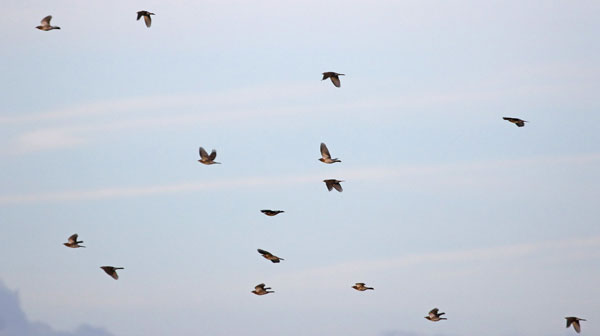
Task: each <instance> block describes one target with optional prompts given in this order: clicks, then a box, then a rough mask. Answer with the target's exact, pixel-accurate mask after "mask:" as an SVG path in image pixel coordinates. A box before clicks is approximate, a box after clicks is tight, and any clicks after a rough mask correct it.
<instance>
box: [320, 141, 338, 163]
mask: <svg viewBox="0 0 600 336" xmlns="http://www.w3.org/2000/svg"><path fill="white" fill-rule="evenodd" d="M321 156H322V157H321V158H320V159H319V161H321V162H323V163H327V164H332V163H336V162H342V161H340V159H338V158H335V159H332V158H331V154H330V153H329V149H328V148H327V145H325V143H323V142H321Z"/></svg>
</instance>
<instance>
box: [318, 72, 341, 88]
mask: <svg viewBox="0 0 600 336" xmlns="http://www.w3.org/2000/svg"><path fill="white" fill-rule="evenodd" d="M340 76H346V75H344V74H340V73H337V72H323V79H321V80H326V79H327V78H331V82H332V83H333V85H335V87H340V86H341V85H342V83H340Z"/></svg>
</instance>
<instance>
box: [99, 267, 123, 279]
mask: <svg viewBox="0 0 600 336" xmlns="http://www.w3.org/2000/svg"><path fill="white" fill-rule="evenodd" d="M100 268H102V269H103V270H104V272H106V274H108V275H110V276H111V277H112V278H113V279H115V280H119V275H118V274H117V270H120V269H124V268H123V267H112V266H100Z"/></svg>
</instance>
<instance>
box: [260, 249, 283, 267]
mask: <svg viewBox="0 0 600 336" xmlns="http://www.w3.org/2000/svg"><path fill="white" fill-rule="evenodd" d="M257 251H258V253H260V254H262V256H263V257H264V258H265V259H267V260H271V262H272V263H275V264H277V263H279V261H280V260H285V259H283V258H279V257H278V256H275V255H273V254H271V252H269V251H265V250H261V249H257Z"/></svg>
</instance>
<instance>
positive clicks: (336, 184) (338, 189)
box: [331, 182, 344, 192]
mask: <svg viewBox="0 0 600 336" xmlns="http://www.w3.org/2000/svg"><path fill="white" fill-rule="evenodd" d="M331 186H332V187H334V188H335V190H337V191H339V192H342V191H344V189H342V185H341V184H340V183H339V182H334V183H333V184H332V185H331Z"/></svg>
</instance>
